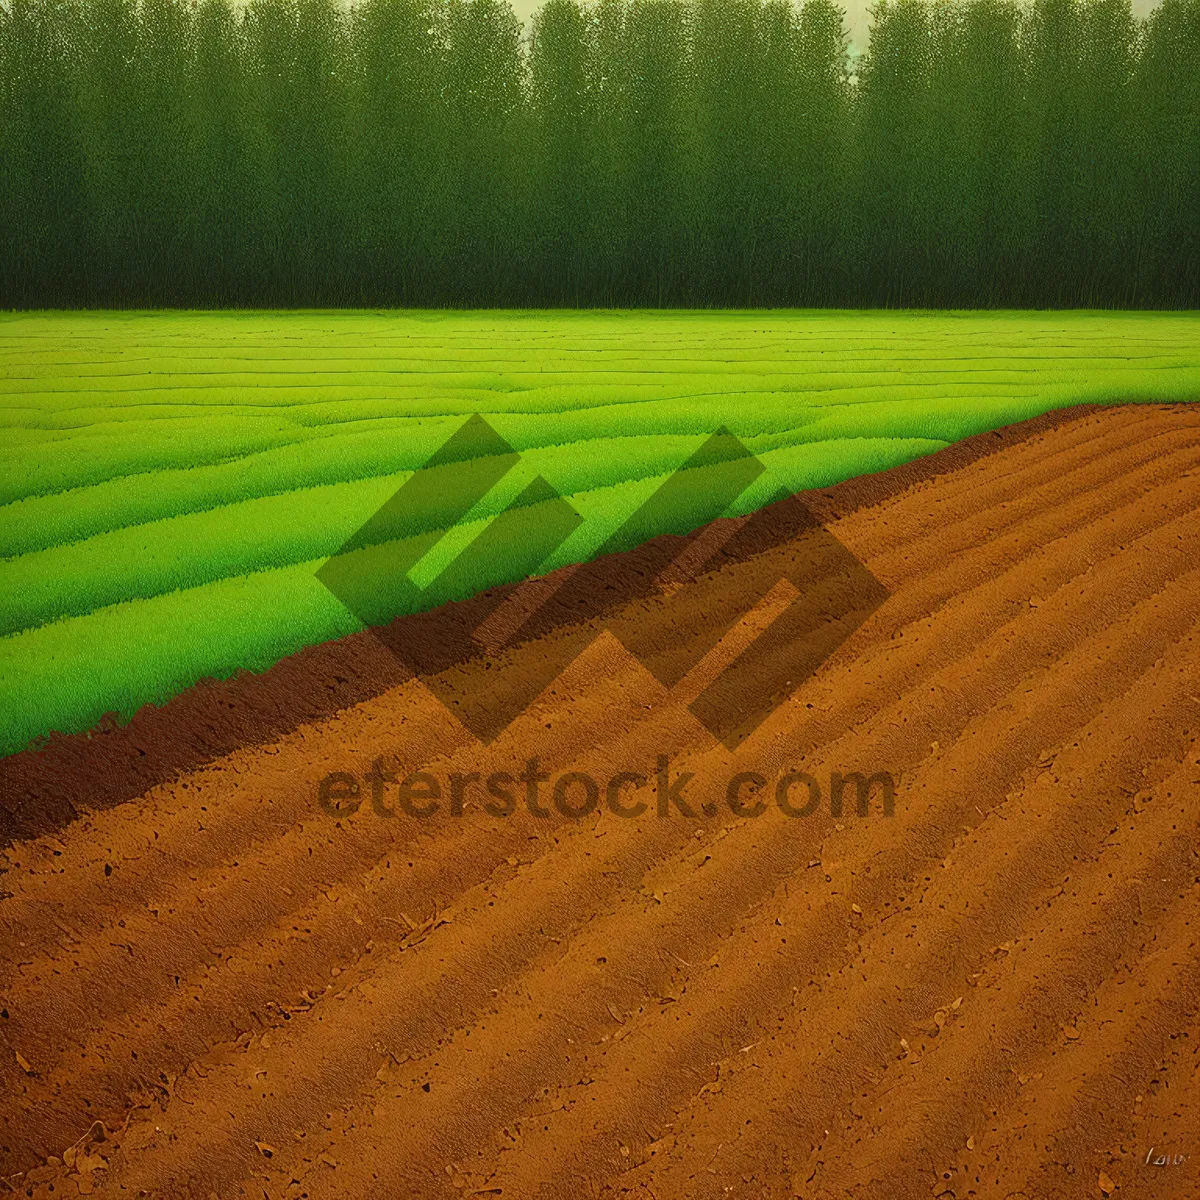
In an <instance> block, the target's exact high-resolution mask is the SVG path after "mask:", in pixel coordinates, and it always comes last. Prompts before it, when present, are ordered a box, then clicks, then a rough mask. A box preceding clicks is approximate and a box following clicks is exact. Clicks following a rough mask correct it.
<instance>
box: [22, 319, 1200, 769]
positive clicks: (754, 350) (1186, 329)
mask: <svg viewBox="0 0 1200 1200" xmlns="http://www.w3.org/2000/svg"><path fill="white" fill-rule="evenodd" d="M0 378H2V380H3V383H2V384H0V387H2V391H3V404H2V408H0V420H2V421H3V426H4V431H5V432H4V445H3V447H2V448H0V459H2V462H3V471H2V472H0V556H2V557H0V753H11V752H12V751H14V750H17V749H20V748H21V747H22V746H24V745H26V744H28V742H29V741H30V740H31V739H33V738H36V737H38V736H40V735H42V734H45V733H47V732H49V731H51V730H59V731H62V732H76V731H79V730H83V729H87V728H90V727H91V726H93V725H94V724H95V723H96V722H97V721H98V720H99V719H100V717H101V716H102V715H103V714H105V713H106V712H116V713H118V714H120V715H121V716H122V717H128V716H129V715H131V714H132V713H133V712H134V711H136V709H137V708H139V707H140V706H141V705H143V704H145V703H162V702H163V701H165V700H166V699H168V698H169V697H170V696H172V695H174V694H175V693H177V692H179V691H180V690H182V689H183V688H186V687H188V686H189V685H190V684H192V683H194V682H195V681H196V680H198V679H201V678H204V677H207V676H213V677H218V678H224V677H227V676H229V675H230V674H232V673H233V672H234V671H236V670H238V669H239V668H249V669H252V670H262V669H264V668H266V667H268V666H270V665H271V664H272V663H274V662H277V661H278V660H279V659H280V658H282V657H283V656H285V655H287V654H290V653H292V652H294V651H295V650H298V649H300V648H301V647H303V646H306V645H312V644H315V643H318V642H322V641H326V640H328V639H329V638H334V637H338V636H340V635H342V634H346V633H349V632H352V631H354V630H355V629H358V628H361V625H360V623H359V622H358V620H357V619H356V618H355V617H353V616H352V615H351V614H350V613H349V612H348V611H347V610H346V609H345V608H344V607H343V606H342V605H341V604H339V602H338V601H337V600H335V599H334V597H333V596H332V595H331V594H330V593H329V592H328V591H327V590H326V589H325V588H324V587H323V586H322V585H321V584H320V583H319V582H318V581H317V580H316V579H315V578H314V572H315V571H316V569H317V568H318V567H319V566H320V565H321V563H322V562H323V561H324V560H325V559H326V558H327V557H328V556H329V555H330V554H332V553H334V552H335V551H336V550H337V549H338V547H340V546H341V545H342V544H343V543H344V541H345V540H346V539H347V537H349V536H350V535H351V534H352V533H353V532H354V531H355V530H356V529H358V528H359V526H361V525H362V524H363V522H364V521H365V520H366V519H367V518H368V517H369V516H370V515H371V514H372V513H373V512H375V510H376V509H378V508H379V506H380V505H381V504H383V502H384V501H385V500H386V499H387V498H388V497H389V496H391V495H392V494H393V493H394V492H395V491H396V489H397V488H398V487H399V486H400V485H401V484H402V483H403V482H404V480H405V479H406V478H408V475H409V473H410V472H411V471H412V470H413V469H414V468H416V467H418V466H420V465H421V464H422V463H423V462H424V461H425V459H426V458H428V457H429V455H430V454H431V453H432V452H433V451H434V450H436V449H437V447H438V446H439V445H441V444H442V442H444V441H445V440H446V439H447V438H448V437H449V436H450V435H451V434H452V433H453V432H454V431H455V430H456V429H458V428H459V427H460V426H461V425H462V423H463V421H464V419H465V418H466V417H467V416H469V415H471V414H473V413H480V414H482V415H483V416H484V417H485V418H486V419H487V421H488V422H489V424H491V425H492V426H493V428H494V429H495V430H496V431H497V432H498V433H499V434H501V435H502V436H503V437H504V438H505V439H507V441H508V442H509V443H510V444H511V445H512V446H513V447H514V448H515V449H516V450H518V451H520V453H521V460H520V463H519V465H518V467H516V468H515V469H513V470H512V471H511V472H510V473H509V474H508V475H506V476H505V477H504V479H503V480H502V481H501V482H500V483H499V484H497V485H496V487H495V489H493V491H492V492H491V493H489V494H488V495H487V496H486V497H485V499H484V500H483V501H481V502H480V504H479V505H477V506H476V508H475V509H473V510H472V511H471V512H470V513H468V514H467V518H466V519H465V521H464V523H463V524H462V525H461V526H459V528H458V529H457V530H456V532H455V534H454V536H453V537H452V538H448V539H446V540H445V541H444V542H443V545H442V547H441V548H440V551H439V552H440V553H441V554H442V555H443V556H445V555H446V554H447V553H449V551H450V549H453V548H456V547H461V546H463V545H465V544H466V543H467V542H468V541H469V540H470V539H471V538H472V537H474V536H475V535H476V533H477V532H478V531H480V530H482V529H483V528H484V527H485V525H486V524H487V520H488V518H489V517H490V516H491V515H494V514H495V513H497V512H499V511H501V510H502V509H503V508H504V507H505V506H506V505H507V504H508V502H509V501H510V500H511V499H512V498H513V497H514V496H516V495H517V494H518V492H519V491H521V489H522V488H524V487H525V486H526V485H528V484H529V483H530V481H531V480H532V478H533V477H534V476H536V475H538V474H540V475H542V476H543V477H544V478H545V479H546V480H547V481H549V483H550V484H551V485H552V486H553V487H554V488H555V489H556V490H557V491H558V492H559V493H560V494H561V495H563V496H566V497H567V498H568V499H569V500H570V502H571V504H572V505H573V506H574V507H575V508H576V509H577V511H578V512H579V513H580V514H582V515H583V517H584V518H585V519H584V522H583V524H582V525H580V527H579V528H578V529H577V530H576V532H575V533H574V534H572V535H571V537H570V538H568V539H567V541H566V542H564V543H563V544H562V546H561V547H560V548H559V549H558V550H557V551H556V552H555V554H554V556H553V557H552V558H551V559H550V560H549V561H548V562H547V563H545V564H544V566H545V567H547V568H550V567H554V566H557V565H560V564H562V563H567V562H577V561H584V560H586V559H587V558H589V557H590V556H591V555H592V554H594V553H595V551H596V548H597V547H598V546H600V545H601V544H602V543H603V542H604V541H605V539H606V538H607V537H608V536H609V535H610V534H611V533H612V532H613V530H614V529H616V528H617V527H618V525H619V524H620V523H621V521H622V520H623V519H624V518H625V517H626V516H627V515H628V514H629V513H630V512H632V511H633V510H634V509H635V508H636V507H637V506H638V505H639V504H640V503H641V502H642V501H643V500H644V499H645V498H646V497H647V496H648V495H649V494H650V493H651V492H652V491H653V490H654V489H655V488H656V487H657V486H658V484H659V483H661V481H662V480H663V478H664V477H666V476H667V475H669V474H670V473H671V472H672V471H673V470H674V469H676V468H677V467H678V466H679V465H680V464H681V463H683V462H684V461H685V460H686V459H687V458H688V457H689V455H690V454H691V453H693V452H694V451H695V450H696V449H697V448H698V447H699V445H700V444H701V443H702V442H703V440H704V437H705V435H706V434H709V433H712V432H713V431H715V430H716V429H718V428H719V427H721V426H722V425H724V426H726V427H728V428H729V429H730V430H732V432H733V433H734V434H736V435H737V436H738V437H739V438H741V439H742V441H743V442H744V443H745V444H746V446H747V447H748V448H749V449H750V450H752V451H753V452H754V453H755V454H756V455H757V456H758V458H759V459H760V461H761V462H762V463H763V464H764V465H765V466H766V467H767V468H768V470H767V472H766V473H765V474H764V475H763V476H761V477H760V478H759V479H758V480H757V481H756V482H755V483H754V484H753V485H752V486H751V487H750V488H749V489H748V490H747V491H746V492H745V493H744V494H743V495H742V496H741V497H740V498H739V500H738V501H737V503H736V504H735V505H734V506H733V507H731V508H730V509H729V510H728V511H729V512H731V513H733V512H747V511H751V510H752V509H753V508H754V507H756V506H757V505H759V504H761V503H763V502H764V501H765V500H766V499H768V498H770V497H771V496H772V495H774V494H776V493H777V492H778V490H779V489H780V488H781V487H782V488H786V489H788V490H790V491H795V490H798V489H801V488H807V487H814V486H822V485H828V484H831V483H835V482H837V481H839V480H842V479H846V478H849V477H851V476H854V475H859V474H863V473H865V472H872V471H878V470H882V469H884V468H886V467H890V466H893V465H895V464H898V463H901V462H904V461H906V460H909V459H912V458H915V457H919V456H921V455H924V454H928V453H930V452H932V451H934V450H937V449H939V448H941V447H942V446H945V445H947V444H948V443H950V442H953V441H956V440H957V439H959V438H962V437H966V436H968V435H970V434H973V433H978V432H981V431H984V430H988V429H993V428H996V427H998V426H1001V425H1006V424H1009V423H1011V422H1014V421H1019V420H1023V419H1025V418H1027V417H1030V416H1034V415H1036V414H1038V413H1041V412H1045V411H1047V410H1049V409H1052V408H1057V407H1060V406H1062V405H1067V404H1075V403H1084V402H1126V401H1164V400H1196V399H1200V314H1152V313H1119V314H1112V313H1081V312H1071V313H1061V312H1056V313H987V314H965V313H964V314H957V313H933V314H930V313H896V312H870V313H862V312H847V313H829V312H819V313H812V312H792V313H789V312H736V313H723V312H655V313H645V312H603V313H595V312H591V313H584V312H578V313H577V312H552V313H541V312H520V313H517V312H512V313H498V312H482V313H466V312H440V313H432V312H404V313H371V312H337V313H325V312H313V313H219V314H200V313H197V314H191V313H182V312H171V313H154V314H140V313H111V312H104V313H61V314H8V315H4V316H0ZM429 524H430V525H431V527H432V528H434V529H436V527H437V513H436V511H433V510H431V512H430V515H429ZM693 524H694V515H693V514H691V513H689V512H687V511H682V510H681V511H679V512H677V513H675V514H674V515H673V516H672V517H671V518H670V519H668V520H667V521H666V522H665V523H664V527H663V528H662V529H656V530H654V531H652V532H684V531H686V529H688V528H690V527H692V525H693ZM422 532H425V533H426V534H428V533H429V530H422V529H417V528H414V529H410V530H407V531H406V536H416V535H420V534H421V533H422ZM426 540H427V541H432V540H434V539H432V538H429V537H427V538H426ZM521 573H522V572H521V570H520V568H519V567H518V566H517V565H516V560H515V558H510V557H506V556H505V555H504V554H493V555H491V556H490V557H488V558H486V559H483V560H481V561H480V562H478V563H475V564H473V569H472V572H471V573H470V575H469V576H468V577H465V578H462V579H460V580H459V581H458V584H457V587H458V594H462V595H465V594H469V593H470V592H473V591H476V590H479V589H482V588H484V587H487V586H491V585H493V584H498V583H503V582H508V581H510V580H511V579H512V578H514V577H515V576H519V575H520V574H521ZM439 598H440V599H441V598H445V597H441V596H439Z"/></svg>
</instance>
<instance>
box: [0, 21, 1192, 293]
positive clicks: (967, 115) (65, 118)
mask: <svg viewBox="0 0 1200 1200" xmlns="http://www.w3.org/2000/svg"><path fill="white" fill-rule="evenodd" d="M1198 302H1200V0H1164V2H1163V4H1162V5H1161V7H1159V8H1158V9H1157V10H1156V11H1155V12H1154V14H1153V16H1152V17H1151V18H1150V19H1149V20H1147V21H1139V20H1136V19H1135V18H1134V17H1133V15H1132V13H1131V10H1130V6H1129V3H1128V0H1035V2H1034V3H1032V4H1016V3H1013V2H1012V0H884V2H883V3H880V4H879V5H878V7H877V8H876V9H875V10H874V13H873V19H872V29H871V37H870V44H869V46H868V48H867V49H866V51H865V53H864V54H862V55H861V56H856V57H853V58H852V57H851V56H850V55H849V54H848V50H847V36H846V33H845V29H844V23H843V14H842V12H841V10H840V9H839V8H838V7H837V6H836V5H835V4H834V3H832V2H831V0H807V3H804V4H802V5H797V4H793V3H791V2H789V0H597V2H589V3H580V2H579V0H547V3H546V4H545V6H544V7H543V8H542V9H541V10H540V11H539V12H538V14H537V15H536V16H535V18H534V19H533V21H532V23H531V26H530V28H529V29H524V28H523V27H522V25H521V23H520V22H519V21H518V20H517V18H516V17H515V15H514V13H513V11H512V9H511V8H510V7H509V5H508V4H507V3H506V0H362V2H360V3H356V4H354V5H352V6H347V5H345V4H343V3H341V2H340V0H249V3H248V4H246V5H244V6H242V5H233V4H231V3H229V0H198V2H193V0H0V305H4V306H8V307H25V306H54V307H59V306H68V307H74V306H85V305H115V306H125V305H163V304H165V305H186V306H212V305H251V304H253V305H271V306H279V305H283V306H291V305H372V306H378V305H392V304H397V305H421V306H442V305H455V306H475V305H494V304H504V305H537V306H543V305H544V306H551V305H604V306H625V305H697V306H741V305H834V306H860V305H861V306H874V305H905V306H936V307H977V306H1013V307H1017V306H1020V307H1027V306H1032V307H1054V306H1078V305H1085V306H1145V307H1177V306H1188V307H1192V306H1196V305H1197V303H1198Z"/></svg>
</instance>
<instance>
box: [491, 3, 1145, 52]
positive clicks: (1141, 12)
mask: <svg viewBox="0 0 1200 1200" xmlns="http://www.w3.org/2000/svg"><path fill="white" fill-rule="evenodd" d="M511 2H512V6H513V8H514V10H515V11H516V14H517V16H518V17H520V18H521V20H522V21H524V22H525V24H526V25H528V24H529V18H530V17H532V16H533V14H534V12H535V11H536V10H537V9H539V8H540V7H541V6H542V0H511ZM874 2H875V0H843V7H844V8H845V10H846V26H847V28H848V29H849V30H850V42H851V47H852V48H853V49H855V50H865V49H866V48H867V31H868V28H869V24H870V17H869V15H868V9H869V8H870V7H871V5H872V4H874ZM1158 3H1159V0H1133V11H1134V14H1135V15H1136V16H1139V17H1144V16H1146V15H1147V14H1148V13H1149V12H1150V11H1151V10H1152V9H1154V8H1155V7H1157V5H1158Z"/></svg>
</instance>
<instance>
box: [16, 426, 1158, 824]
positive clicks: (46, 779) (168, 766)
mask: <svg viewBox="0 0 1200 1200" xmlns="http://www.w3.org/2000/svg"><path fill="white" fill-rule="evenodd" d="M1159 407H1162V408H1167V409H1172V408H1176V407H1180V406H1179V405H1173V404H1166V405H1161V406H1159ZM1146 408H1147V405H1145V404H1129V405H1097V404H1080V405H1075V406H1069V407H1066V408H1059V409H1055V410H1052V411H1051V412H1048V413H1044V414H1042V415H1040V416H1037V417H1033V418H1031V419H1029V420H1026V421H1021V422H1018V423H1016V424H1013V425H1009V426H1005V427H1002V428H1000V429H996V430H992V431H990V432H987V433H980V434H975V435H973V436H970V437H967V438H964V439H963V440H962V441H960V442H956V443H954V444H953V445H950V446H947V447H946V448H945V449H942V450H939V451H936V452H935V453H933V454H930V455H928V456H926V457H924V458H920V459H915V460H912V461H910V462H907V463H904V464H902V465H900V466H897V467H892V468H889V469H887V470H884V471H881V472H878V473H877V474H874V475H863V476H858V477H856V478H853V479H849V480H846V481H844V482H842V483H839V484H835V485H833V486H832V487H827V488H819V489H813V490H810V491H805V492H800V493H797V494H798V495H799V496H801V497H802V498H803V501H804V505H805V507H806V508H807V509H808V510H809V511H810V512H811V513H812V515H813V516H815V517H816V518H817V519H818V520H820V521H822V522H828V521H833V520H836V519H838V518H840V517H844V516H846V515H848V514H850V513H853V512H857V511H859V510H861V509H864V508H870V507H873V506H875V505H877V504H880V503H882V502H884V501H886V500H888V499H890V498H891V497H894V496H897V495H899V494H900V493H902V492H904V491H907V490H908V489H909V488H912V487H915V486H918V485H920V484H922V483H925V482H927V481H930V480H933V479H935V478H937V477H939V476H943V475H946V474H950V473H952V472H955V471H958V470H961V469H962V468H963V467H965V466H967V465H969V464H971V463H973V462H976V461H978V460H980V459H982V458H986V457H987V456H989V455H991V454H993V453H996V452H998V451H1000V450H1003V449H1005V448H1007V447H1010V446H1012V445H1014V444H1016V443H1018V442H1021V441H1025V440H1027V439H1029V438H1032V437H1036V436H1038V435H1040V434H1043V433H1046V432H1049V431H1051V430H1053V429H1056V428H1058V427H1059V426H1062V425H1064V424H1069V423H1071V422H1076V421H1082V420H1086V419H1087V418H1089V417H1090V416H1092V415H1093V414H1095V413H1097V412H1109V411H1111V410H1113V409H1126V410H1140V411H1145V409H1146ZM787 503H788V502H787V501H786V500H784V501H780V502H779V504H778V505H775V506H772V507H773V508H779V507H780V506H782V505H786V504H787ZM736 520H738V521H745V520H747V518H736ZM780 525H781V536H783V532H782V527H783V526H784V525H786V522H780ZM699 532H700V531H694V532H693V533H692V534H689V535H687V537H686V538H680V537H678V536H676V535H664V536H663V537H662V538H655V539H653V540H652V541H651V542H649V543H646V544H645V545H644V546H642V547H639V548H637V549H634V550H630V551H625V552H622V553H620V554H614V555H610V556H608V558H607V559H605V560H603V561H604V562H605V566H606V571H607V572H608V573H610V574H612V575H613V576H615V577H616V578H618V579H619V580H621V582H622V584H623V587H622V588H621V589H619V590H623V591H625V592H626V593H628V591H629V590H631V589H633V588H636V587H637V586H638V585H639V582H645V580H646V574H645V572H644V571H642V570H641V569H640V567H639V564H641V563H642V562H643V560H644V559H645V558H646V556H647V555H648V554H651V553H653V548H654V547H655V546H656V545H659V544H660V543H661V542H662V541H664V540H666V541H669V542H685V541H687V540H689V539H691V538H694V537H696V536H698V534H699ZM597 561H600V560H597ZM572 569H573V568H569V567H568V568H563V570H567V571H569V570H572ZM555 574H556V573H555ZM520 586H522V585H521V584H519V583H516V584H507V585H505V586H504V587H502V588H498V589H491V590H490V591H489V592H487V593H484V594H483V595H485V596H492V597H494V596H495V595H496V594H497V593H500V594H502V595H503V594H506V593H507V592H510V591H512V590H514V589H516V588H518V587H520ZM476 602H477V601H476V600H474V599H471V600H465V601H459V602H455V603H451V604H446V605H443V606H442V607H441V608H438V609H434V610H432V611H430V612H426V613H420V614H416V615H414V616H410V617H401V618H398V619H397V620H398V621H404V622H420V623H421V624H422V625H423V626H424V628H423V629H422V631H421V632H422V636H427V637H430V638H434V639H436V638H437V637H438V636H439V630H445V629H447V628H450V627H454V626H458V625H460V624H461V623H462V622H463V621H464V620H470V617H471V606H472V605H473V604H475V603H476ZM559 623H560V624H562V625H567V624H570V623H571V621H570V613H569V612H563V613H561V614H560V621H559ZM393 624H394V623H393ZM480 652H481V653H483V651H482V650H481V651H480ZM407 678H409V673H408V672H407V670H406V669H405V667H404V666H403V665H402V664H401V663H400V662H399V661H398V660H397V659H396V658H395V657H393V656H392V655H391V654H387V653H381V650H380V646H379V643H378V641H377V640H376V638H375V637H374V635H372V634H371V633H370V631H364V632H361V633H353V634H349V635H347V636H345V637H342V638H338V639H336V640H333V641H329V642H325V643H323V644H321V645H318V646H311V647H307V648H305V649H303V650H300V651H299V652H297V653H296V654H293V655H290V656H289V657H287V658H285V659H283V660H281V661H280V662H278V663H276V664H275V665H274V666H272V667H270V668H269V669H268V670H266V671H264V672H262V673H258V674H256V673H254V672H250V671H242V672H239V673H237V674H235V675H234V676H232V677H230V678H229V679H226V680H212V679H208V680H202V681H200V682H199V683H197V684H196V685H194V686H193V687H191V688H189V689H187V690H186V691H184V692H182V693H180V694H179V695H177V696H175V697H173V698H172V699H171V700H169V701H168V702H167V703H166V704H164V705H161V706H156V705H150V704H148V705H145V706H143V707H142V708H141V709H139V710H138V712H137V713H135V714H134V716H133V717H132V718H131V719H130V720H129V721H128V722H127V723H124V724H122V723H119V722H118V721H117V720H116V718H115V717H112V716H109V717H106V718H105V719H104V720H102V721H101V722H100V723H99V724H98V725H97V726H96V727H95V728H93V729H92V730H90V731H88V732H86V733H76V734H70V735H62V734H51V735H50V736H49V737H48V738H46V739H44V740H43V741H42V743H41V744H40V745H31V746H29V747H27V748H26V749H23V750H20V751H17V752H16V753H14V754H11V755H8V756H7V757H5V758H3V759H0V842H2V843H3V844H4V845H9V844H11V843H13V842H15V841H21V840H24V839H28V838H33V837H38V836H42V835H45V834H50V833H54V832H57V831H59V830H61V829H63V828H65V827H66V826H67V825H69V824H70V823H71V822H72V821H74V820H76V819H77V818H79V817H80V816H82V815H83V814H85V813H87V812H89V811H96V810H102V809H106V808H111V807H113V806H114V805H117V804H120V803H123V802H125V801H127V800H130V799H132V798H134V797H136V796H139V795H141V794H143V793H144V792H146V791H147V790H149V789H150V788H152V787H154V786H156V785H158V784H162V783H165V782H167V781H168V780H171V779H173V778H175V777H177V776H178V775H180V774H181V773H184V772H186V771H189V770H193V769H196V768H198V767H201V766H203V765H204V764H206V763H210V762H213V761H215V760H217V759H219V758H221V757H222V756H224V755H226V754H228V753H230V752H231V751H233V750H235V749H237V748H239V747H245V746H255V745H263V744H266V743H270V742H271V741H274V740H276V739H278V738H279V737H281V736H283V735H285V734H287V733H289V732H291V731H293V730H295V729H296V728H297V727H299V726H300V725H303V724H306V723H311V722H315V721H320V720H323V719H325V718H328V717H330V716H332V715H333V714H335V713H337V712H339V711H342V710H344V709H347V708H351V707H353V706H354V705H356V704H359V703H362V702H364V701H366V700H369V699H371V698H373V697H375V696H378V695H380V694H382V693H383V692H385V691H387V690H388V689H390V688H392V687H395V686H397V685H399V684H401V683H403V682H404V681H405V680H406V679H407Z"/></svg>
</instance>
